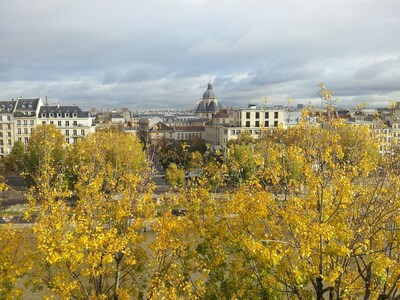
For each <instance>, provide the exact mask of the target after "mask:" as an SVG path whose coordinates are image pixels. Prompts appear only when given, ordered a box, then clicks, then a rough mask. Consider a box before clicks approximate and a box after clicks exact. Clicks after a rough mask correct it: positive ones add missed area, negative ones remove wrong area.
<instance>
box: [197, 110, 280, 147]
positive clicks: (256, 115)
mask: <svg viewBox="0 0 400 300" xmlns="http://www.w3.org/2000/svg"><path fill="white" fill-rule="evenodd" d="M284 119H285V111H284V110H283V109H271V108H257V107H256V106H255V105H249V107H247V108H236V109H231V110H229V111H223V110H221V111H220V112H219V113H217V114H215V115H214V116H213V119H212V120H211V121H210V122H208V123H207V124H206V128H205V133H204V137H205V141H206V142H207V143H209V144H211V145H212V146H214V148H220V149H222V150H224V151H225V150H226V149H227V144H228V141H230V140H236V139H237V138H238V136H239V135H240V134H241V133H242V132H244V131H246V132H249V133H250V134H251V136H252V137H254V138H258V136H259V135H260V133H261V130H262V129H263V128H264V129H274V128H277V127H278V126H283V124H284Z"/></svg>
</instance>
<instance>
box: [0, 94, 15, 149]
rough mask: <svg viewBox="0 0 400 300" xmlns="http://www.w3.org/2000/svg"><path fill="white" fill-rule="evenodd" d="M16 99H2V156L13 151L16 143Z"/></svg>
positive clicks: (0, 102)
mask: <svg viewBox="0 0 400 300" xmlns="http://www.w3.org/2000/svg"><path fill="white" fill-rule="evenodd" d="M16 104H17V102H16V101H0V156H4V155H6V154H10V153H11V149H12V147H13V145H14V136H15V134H14V109H15V106H16Z"/></svg>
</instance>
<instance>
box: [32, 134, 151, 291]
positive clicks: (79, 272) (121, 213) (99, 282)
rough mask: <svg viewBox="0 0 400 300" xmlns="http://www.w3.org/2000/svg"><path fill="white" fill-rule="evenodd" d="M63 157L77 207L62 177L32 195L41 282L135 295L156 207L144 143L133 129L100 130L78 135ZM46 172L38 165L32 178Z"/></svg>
mask: <svg viewBox="0 0 400 300" xmlns="http://www.w3.org/2000/svg"><path fill="white" fill-rule="evenodd" d="M68 159H69V160H70V163H71V166H72V170H71V172H72V173H73V174H74V175H75V176H76V183H75V185H74V190H73V192H74V194H75V197H76V205H75V206H68V205H67V203H66V201H65V200H66V199H68V198H69V197H70V196H71V192H70V191H69V188H68V187H67V186H66V185H65V179H64V178H63V176H58V177H56V179H55V180H54V182H53V185H52V186H51V188H49V187H48V186H45V185H38V186H37V187H36V189H34V190H32V192H31V194H30V195H29V201H30V205H31V212H32V213H35V214H36V215H37V217H36V226H35V227H34V229H35V233H36V235H37V240H38V251H39V252H40V254H41V255H42V256H41V262H42V265H43V266H44V267H45V268H44V272H45V273H46V274H47V276H44V277H43V282H44V283H45V284H46V285H47V286H48V287H49V288H50V289H51V291H52V292H53V293H56V294H57V295H60V296H61V297H63V298H80V299H81V298H83V299H89V298H96V299H103V298H114V299H126V298H128V297H129V295H134V296H135V297H140V295H141V294H142V293H143V291H144V290H145V287H144V286H145V284H146V280H145V279H143V278H142V276H145V273H144V272H143V266H144V263H145V262H146V258H145V253H144V250H143V247H142V243H143V242H144V241H145V236H144V235H143V234H142V231H143V228H144V224H145V222H146V221H147V220H148V218H149V217H151V216H152V213H153V203H152V197H151V190H152V189H151V186H150V185H149V183H148V178H147V176H148V174H149V171H148V169H147V162H146V159H145V153H144V152H143V150H142V147H141V144H140V143H139V141H138V140H137V138H135V136H133V135H129V134H125V133H121V132H116V131H100V132H98V133H95V134H93V135H90V136H88V137H86V138H85V139H84V140H82V141H81V142H79V143H78V144H77V145H76V146H75V147H74V149H73V151H72V153H71V157H69V158H68ZM72 162H73V163H72ZM47 167H48V168H49V169H50V170H52V171H54V169H55V168H56V167H57V166H54V165H52V164H50V165H49V166H47ZM51 174H52V172H47V173H43V172H41V173H40V174H39V177H38V178H35V180H37V181H38V182H42V181H46V179H47V177H48V176H49V175H51ZM38 200H40V203H41V205H40V206H37V205H36V204H37V203H38Z"/></svg>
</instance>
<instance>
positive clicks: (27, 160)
mask: <svg viewBox="0 0 400 300" xmlns="http://www.w3.org/2000/svg"><path fill="white" fill-rule="evenodd" d="M67 147H68V146H67V144H66V142H65V137H64V136H63V135H62V134H61V132H60V131H59V130H57V128H56V127H55V125H52V124H42V125H39V126H37V127H36V128H35V130H34V131H33V132H32V134H31V136H30V138H29V143H28V145H27V147H26V149H25V147H24V145H23V144H22V143H19V142H16V144H15V146H14V148H13V150H12V152H11V155H10V159H11V160H12V161H13V162H14V163H15V164H16V165H17V167H18V169H19V170H20V171H21V172H22V174H23V176H24V178H25V180H26V181H27V182H28V183H29V184H30V185H37V184H38V182H36V181H35V178H38V177H40V175H41V173H43V172H44V173H45V172H48V171H50V170H48V169H47V168H51V169H53V170H54V173H53V174H52V176H55V175H56V174H57V173H58V172H64V170H60V169H61V168H63V167H64V165H65V164H64V162H65V159H66V151H67ZM48 180H50V181H51V180H52V178H51V177H48Z"/></svg>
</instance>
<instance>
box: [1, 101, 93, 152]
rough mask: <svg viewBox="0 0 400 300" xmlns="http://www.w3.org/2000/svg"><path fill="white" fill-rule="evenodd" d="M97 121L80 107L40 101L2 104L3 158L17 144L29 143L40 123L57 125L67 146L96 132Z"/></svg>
mask: <svg viewBox="0 0 400 300" xmlns="http://www.w3.org/2000/svg"><path fill="white" fill-rule="evenodd" d="M94 120H95V118H94V117H93V116H92V115H91V114H90V113H89V112H85V111H82V110H81V109H80V108H79V107H78V106H75V105H74V106H61V105H48V104H47V103H45V104H43V102H42V99H41V98H32V99H25V98H17V99H15V100H11V101H0V156H4V155H6V154H9V153H11V149H12V148H13V146H14V143H15V142H17V141H18V142H21V143H23V144H28V142H29V137H30V135H31V133H32V132H33V130H34V128H35V127H36V126H38V125H39V124H54V125H55V126H56V127H57V128H58V129H59V130H60V131H61V133H62V134H64V135H65V138H66V141H67V143H70V144H74V143H76V142H77V141H78V140H79V139H81V138H83V137H85V136H87V135H88V134H90V133H91V132H94V131H95V122H94Z"/></svg>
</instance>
